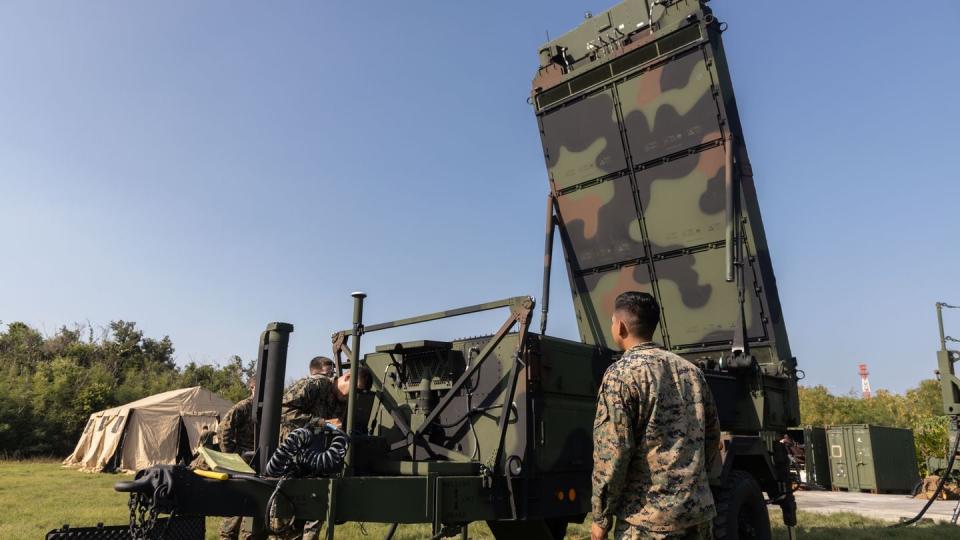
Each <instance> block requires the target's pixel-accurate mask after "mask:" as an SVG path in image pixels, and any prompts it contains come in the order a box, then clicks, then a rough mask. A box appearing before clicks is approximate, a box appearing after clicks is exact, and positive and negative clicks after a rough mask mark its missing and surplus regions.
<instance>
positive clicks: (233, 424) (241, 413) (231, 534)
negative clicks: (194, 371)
mask: <svg viewBox="0 0 960 540" xmlns="http://www.w3.org/2000/svg"><path fill="white" fill-rule="evenodd" d="M254 385H255V381H254V379H253V377H251V378H250V379H248V380H247V388H249V389H250V395H249V396H247V397H246V398H244V399H242V400H240V401H239V402H238V403H237V404H236V405H234V406H233V407H230V410H229V411H227V414H225V415H224V417H223V421H222V422H220V427H219V428H218V430H217V436H218V437H219V439H220V451H221V452H232V453H235V454H240V455H241V456H243V454H244V452H253V451H254V450H255V449H256V446H257V441H256V440H255V438H256V434H255V431H254V423H253V390H254ZM242 521H243V518H242V517H239V516H236V517H227V518H223V520H222V521H221V522H220V539H221V540H237V538H239V536H240V529H241V524H242ZM245 537H246V535H245Z"/></svg>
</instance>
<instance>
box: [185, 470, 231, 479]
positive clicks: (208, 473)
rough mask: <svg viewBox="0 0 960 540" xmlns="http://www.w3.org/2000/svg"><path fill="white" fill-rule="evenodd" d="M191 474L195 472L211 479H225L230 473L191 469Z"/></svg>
mask: <svg viewBox="0 0 960 540" xmlns="http://www.w3.org/2000/svg"><path fill="white" fill-rule="evenodd" d="M193 474H195V475H197V476H202V477H204V478H211V479H213V480H226V479H228V478H230V475H229V474H227V473H223V472H213V471H205V470H203V469H194V470H193Z"/></svg>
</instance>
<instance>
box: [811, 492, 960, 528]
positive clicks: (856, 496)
mask: <svg viewBox="0 0 960 540" xmlns="http://www.w3.org/2000/svg"><path fill="white" fill-rule="evenodd" d="M796 497H797V507H798V508H799V509H800V510H803V511H806V512H817V513H820V514H829V513H833V512H853V513H855V514H860V515H863V516H867V517H872V518H876V519H885V520H889V521H899V520H900V518H901V517H913V516H915V515H917V512H919V511H920V509H921V508H923V505H924V504H925V503H926V500H925V499H913V498H911V497H908V496H906V495H873V494H871V493H850V492H846V491H798V492H796ZM956 506H957V501H934V503H933V505H932V506H930V509H929V510H927V513H926V514H925V515H924V517H925V518H931V519H934V520H937V521H950V516H951V515H952V514H953V509H954V508H955V507H956Z"/></svg>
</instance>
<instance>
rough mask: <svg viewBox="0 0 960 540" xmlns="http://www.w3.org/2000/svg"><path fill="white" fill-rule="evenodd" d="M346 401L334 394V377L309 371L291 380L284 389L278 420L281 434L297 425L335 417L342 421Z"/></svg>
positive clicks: (321, 421)
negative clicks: (280, 425) (293, 380)
mask: <svg viewBox="0 0 960 540" xmlns="http://www.w3.org/2000/svg"><path fill="white" fill-rule="evenodd" d="M346 412H347V411H346V404H345V403H343V402H341V401H340V400H339V399H338V396H337V381H336V379H330V378H327V377H324V376H323V375H311V376H309V377H306V378H303V379H300V380H299V381H297V382H295V383H293V385H292V386H290V388H288V389H287V391H286V392H284V393H283V401H282V404H281V409H280V420H281V422H282V427H283V429H282V432H283V433H284V434H286V433H289V432H290V431H293V430H294V429H296V428H300V427H320V426H322V425H323V424H324V423H325V422H326V421H327V420H331V419H334V418H337V419H339V420H340V421H341V422H342V421H343V417H344V415H345V414H346Z"/></svg>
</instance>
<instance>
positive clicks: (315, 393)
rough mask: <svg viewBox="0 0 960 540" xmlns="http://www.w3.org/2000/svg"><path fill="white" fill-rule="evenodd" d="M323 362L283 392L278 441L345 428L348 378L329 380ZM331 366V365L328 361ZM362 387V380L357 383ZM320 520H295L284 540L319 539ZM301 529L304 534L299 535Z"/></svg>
mask: <svg viewBox="0 0 960 540" xmlns="http://www.w3.org/2000/svg"><path fill="white" fill-rule="evenodd" d="M324 360H329V359H327V358H324V357H321V356H318V357H316V358H314V359H313V360H311V361H310V376H309V377H305V378H303V379H300V380H299V381H297V382H295V383H293V385H292V386H290V388H288V389H287V390H286V391H285V392H284V393H283V400H282V402H281V408H280V421H281V425H280V440H281V441H283V440H284V439H286V437H287V435H289V434H290V432H291V431H293V430H295V429H297V428H302V427H305V428H312V429H318V428H321V427H323V425H324V424H326V423H327V422H329V421H331V420H332V421H334V423H339V425H341V426H342V425H344V424H345V423H346V415H347V401H346V389H345V388H344V387H343V386H345V383H346V382H348V381H349V376H344V377H333V378H331V377H330V376H329V375H328V374H327V372H326V371H325V370H324ZM331 363H332V362H331ZM357 383H358V385H359V387H360V388H361V389H363V387H364V386H365V384H364V378H363V377H361V379H360V380H359V381H357ZM322 525H323V522H321V521H306V522H303V521H298V522H297V523H296V524H295V526H294V530H293V531H291V533H290V534H288V535H284V537H283V538H284V539H285V540H290V539H293V538H301V537H302V538H303V540H315V539H317V538H319V537H320V529H321V527H322ZM300 530H302V531H303V533H302V536H301V533H300Z"/></svg>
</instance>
